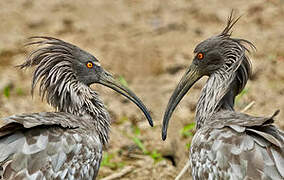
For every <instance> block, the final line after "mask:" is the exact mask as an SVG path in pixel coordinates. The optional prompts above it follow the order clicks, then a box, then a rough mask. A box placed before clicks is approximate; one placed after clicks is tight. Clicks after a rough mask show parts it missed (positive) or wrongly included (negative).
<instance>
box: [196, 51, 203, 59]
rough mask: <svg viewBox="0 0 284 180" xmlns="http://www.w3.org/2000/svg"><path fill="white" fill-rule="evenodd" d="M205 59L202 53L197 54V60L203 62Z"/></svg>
mask: <svg viewBox="0 0 284 180" xmlns="http://www.w3.org/2000/svg"><path fill="white" fill-rule="evenodd" d="M203 58H204V54H203V53H201V52H200V53H198V54H197V59H199V60H201V59H203Z"/></svg>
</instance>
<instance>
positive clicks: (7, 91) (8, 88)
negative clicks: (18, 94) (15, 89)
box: [4, 86, 10, 98]
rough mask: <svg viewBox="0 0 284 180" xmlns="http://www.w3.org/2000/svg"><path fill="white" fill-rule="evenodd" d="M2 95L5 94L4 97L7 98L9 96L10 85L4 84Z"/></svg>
mask: <svg viewBox="0 0 284 180" xmlns="http://www.w3.org/2000/svg"><path fill="white" fill-rule="evenodd" d="M4 96H5V97H6V98H9V97H10V86H6V87H5V88H4Z"/></svg>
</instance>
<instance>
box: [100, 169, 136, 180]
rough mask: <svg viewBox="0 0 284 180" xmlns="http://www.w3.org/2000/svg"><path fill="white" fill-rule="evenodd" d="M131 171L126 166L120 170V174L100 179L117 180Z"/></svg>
mask: <svg viewBox="0 0 284 180" xmlns="http://www.w3.org/2000/svg"><path fill="white" fill-rule="evenodd" d="M132 170H133V167H132V166H126V167H125V168H124V169H122V170H121V171H120V172H118V173H114V174H112V175H110V176H107V177H105V178H102V179H101V180H113V179H119V178H121V177H123V176H124V175H126V174H128V173H130V172H131V171H132Z"/></svg>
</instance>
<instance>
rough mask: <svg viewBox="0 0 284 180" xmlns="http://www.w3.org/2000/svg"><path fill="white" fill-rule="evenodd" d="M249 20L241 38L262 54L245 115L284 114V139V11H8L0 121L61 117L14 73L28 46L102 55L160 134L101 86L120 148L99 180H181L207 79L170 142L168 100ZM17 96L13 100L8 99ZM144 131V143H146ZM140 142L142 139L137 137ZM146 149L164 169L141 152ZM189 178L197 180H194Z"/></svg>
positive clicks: (144, 5) (41, 0) (268, 7)
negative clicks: (209, 43) (33, 41)
mask: <svg viewBox="0 0 284 180" xmlns="http://www.w3.org/2000/svg"><path fill="white" fill-rule="evenodd" d="M233 8H234V9H235V10H236V14H237V15H242V18H241V20H240V21H239V22H238V23H237V25H236V26H235V27H234V32H233V36H234V37H239V38H244V39H247V40H250V41H251V42H253V43H254V44H255V46H256V47H257V51H256V52H252V53H251V54H250V57H251V59H252V64H253V77H252V79H251V80H250V81H249V82H248V84H247V87H246V89H247V92H246V93H245V94H244V95H243V96H242V98H240V100H239V101H238V103H237V107H236V109H238V110H240V109H242V108H244V107H245V106H246V105H248V104H249V103H250V102H252V101H255V105H254V106H253V107H252V108H250V109H249V110H248V111H247V113H249V114H253V115H263V116H267V115H271V114H272V113H273V112H274V111H275V110H277V109H280V110H281V113H280V115H278V116H277V122H276V123H277V125H278V126H279V127H281V128H282V129H284V121H283V119H284V112H283V110H284V96H283V94H284V71H283V69H284V43H283V39H284V1H283V0H255V1H247V0H240V1H225V0H219V1H217V0H212V1H205V0H176V1H167V0H160V1H152V0H148V1H139V0H124V1H122V0H116V1H56V0H49V1H46V0H38V1H32V0H28V1H27V0H18V1H0V92H1V93H0V117H5V116H9V115H12V114H19V113H28V112H40V111H52V108H51V107H50V106H49V105H47V104H46V103H45V102H41V100H40V98H38V96H37V95H35V96H34V98H32V97H31V95H30V82H31V74H32V71H20V70H18V69H16V68H15V67H14V66H15V65H17V64H20V63H21V62H23V60H24V58H25V57H26V56H27V54H28V53H29V52H30V51H31V49H30V48H26V47H24V46H23V44H24V43H25V42H26V39H27V38H28V37H30V36H34V35H44V36H53V37H57V38H60V39H63V40H65V41H69V42H72V43H74V44H76V45H78V46H79V47H81V48H83V49H85V50H87V51H89V52H90V53H92V54H93V55H95V56H96V57H97V58H98V59H99V60H100V61H101V64H102V65H103V66H104V68H105V69H107V70H108V71H110V72H112V73H113V74H116V75H117V77H118V75H121V76H123V77H124V78H125V79H126V81H127V82H128V85H129V87H130V88H131V89H132V90H133V91H134V92H135V93H136V94H137V95H138V96H139V97H141V99H142V100H143V101H144V102H145V104H146V105H147V106H148V108H149V109H150V110H151V112H152V115H153V118H154V121H155V127H154V128H150V127H149V126H148V125H147V122H146V121H145V118H144V117H143V115H142V113H141V112H140V111H139V110H138V108H136V106H135V105H133V104H132V103H129V102H128V101H126V100H125V98H123V97H122V96H120V95H118V94H116V93H115V92H113V91H111V90H109V89H107V88H104V87H101V86H100V85H95V86H93V88H94V89H96V90H97V91H98V92H99V93H100V94H101V96H102V98H103V100H104V102H105V104H106V106H107V107H108V109H109V111H110V113H111V116H112V120H113V122H112V131H111V140H110V143H109V146H108V148H107V149H106V151H105V152H107V155H108V157H110V158H106V157H105V163H104V165H103V166H102V167H101V169H100V173H99V178H103V177H106V176H109V175H111V174H114V173H117V172H120V171H122V170H123V169H124V168H127V167H129V166H131V167H132V168H133V169H132V171H130V172H129V173H128V174H125V175H124V176H122V177H121V179H136V180H144V179H145V180H146V179H173V178H174V177H175V176H176V175H177V174H178V172H179V171H180V170H181V168H182V167H183V166H184V164H185V163H186V161H187V159H188V149H187V148H186V144H187V143H189V142H190V140H191V137H183V136H181V134H180V130H181V129H182V128H183V127H184V126H185V125H187V124H189V123H191V122H193V119H194V112H195V104H196V102H197V99H198V97H199V92H200V89H201V88H202V85H203V84H204V82H205V80H206V78H204V79H203V80H202V81H200V82H199V83H198V84H196V85H195V86H194V87H193V88H192V90H191V91H190V93H189V95H188V96H186V97H185V98H184V100H183V101H182V102H181V103H180V105H179V106H178V107H177V109H176V111H175V113H174V114H173V117H172V121H171V123H170V128H169V134H168V139H167V140H166V141H165V142H163V141H162V140H161V136H160V134H161V132H160V129H161V119H162V115H163V112H164V110H165V107H166V104H167V102H168V99H169V97H170V95H171V93H172V91H173V89H174V88H175V86H176V84H177V82H178V80H179V79H180V78H181V76H182V74H183V73H184V71H185V68H186V67H187V66H188V65H189V64H190V63H191V59H192V57H193V53H192V51H193V49H194V47H195V46H196V45H197V43H199V42H200V41H202V40H204V39H206V38H208V37H210V36H212V35H214V34H217V33H219V32H220V31H221V30H222V28H223V27H224V25H225V23H226V19H227V17H228V15H229V14H230V11H231V9H233ZM7 87H9V88H10V91H9V92H10V95H9V98H7V97H6V96H5V93H4V91H5V89H7ZM137 129H139V131H140V134H137V131H138V130H137ZM135 132H136V133H135ZM133 137H136V138H137V139H139V140H140V141H141V142H142V143H143V145H144V146H145V148H146V149H147V151H149V152H150V153H151V154H155V152H156V154H157V155H161V156H162V157H164V158H163V159H162V160H160V161H158V162H156V161H154V160H153V158H152V157H153V156H154V155H152V157H151V156H150V155H147V154H145V153H143V152H142V150H141V148H139V147H138V146H137V143H134V140H133ZM184 178H185V179H186V178H189V176H187V177H184Z"/></svg>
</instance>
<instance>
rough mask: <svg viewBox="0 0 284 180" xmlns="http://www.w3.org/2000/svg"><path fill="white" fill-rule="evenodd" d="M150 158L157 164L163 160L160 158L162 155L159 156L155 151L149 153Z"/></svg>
mask: <svg viewBox="0 0 284 180" xmlns="http://www.w3.org/2000/svg"><path fill="white" fill-rule="evenodd" d="M150 157H151V158H152V159H153V160H154V161H155V163H157V162H159V161H161V160H163V159H164V158H163V156H162V154H161V153H158V151H157V150H154V151H152V152H151V153H150Z"/></svg>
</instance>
